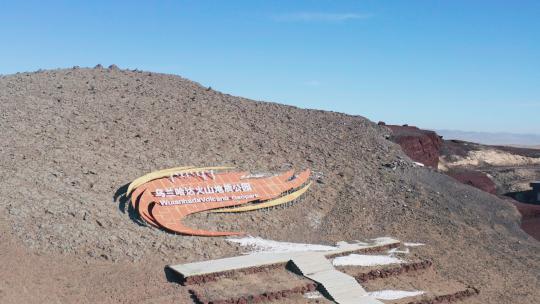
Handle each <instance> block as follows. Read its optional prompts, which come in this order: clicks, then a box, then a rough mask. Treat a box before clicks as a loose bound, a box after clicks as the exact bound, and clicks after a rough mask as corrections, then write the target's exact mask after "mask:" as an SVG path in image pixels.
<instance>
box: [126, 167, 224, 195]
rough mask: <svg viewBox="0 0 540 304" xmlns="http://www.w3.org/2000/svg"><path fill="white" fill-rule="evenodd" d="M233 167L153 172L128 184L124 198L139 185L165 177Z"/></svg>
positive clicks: (181, 168) (171, 169) (177, 168)
mask: <svg viewBox="0 0 540 304" xmlns="http://www.w3.org/2000/svg"><path fill="white" fill-rule="evenodd" d="M232 168H234V167H201V168H194V167H193V166H189V167H176V168H170V169H163V170H159V171H154V172H151V173H148V174H146V175H143V176H141V177H139V178H137V179H135V180H134V181H133V182H131V184H129V186H128V189H127V191H126V196H127V195H130V194H131V192H133V190H135V189H137V187H139V186H140V185H143V184H145V183H147V182H149V181H152V180H155V179H158V178H162V177H166V176H168V175H171V174H174V173H178V174H182V173H191V172H196V171H204V170H226V169H232Z"/></svg>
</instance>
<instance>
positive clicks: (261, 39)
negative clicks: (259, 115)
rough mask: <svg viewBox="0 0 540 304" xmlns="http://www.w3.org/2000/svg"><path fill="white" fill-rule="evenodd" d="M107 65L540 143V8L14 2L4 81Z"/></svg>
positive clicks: (2, 29)
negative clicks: (533, 137)
mask: <svg viewBox="0 0 540 304" xmlns="http://www.w3.org/2000/svg"><path fill="white" fill-rule="evenodd" d="M97 63H101V64H103V65H109V64H111V63H115V64H117V65H118V66H120V67H121V68H138V69H144V70H149V71H156V72H165V73H173V74H178V75H181V76H183V77H186V78H190V79H192V80H194V81H197V82H200V83H202V84H203V85H206V86H212V88H214V89H217V90H220V91H223V92H226V93H229V94H233V95H239V96H244V97H249V98H252V99H256V100H267V101H275V102H280V103H286V104H291V105H296V106H299V107H303V108H317V109H325V110H333V111H339V112H346V113H350V114H354V115H362V116H366V117H368V118H370V119H371V120H374V121H378V120H384V121H386V122H387V123H395V124H403V123H408V124H414V125H418V126H421V127H424V128H433V129H460V130H467V131H491V132H502V131H504V132H515V133H536V134H540V119H539V118H540V1H530V2H528V1H457V0H453V1H331V0H312V1H259V0H250V1H234V0H230V1H202V0H200V1H181V0H178V1H114V2H113V1H86V2H82V1H80V2H77V1H11V3H7V1H2V2H1V3H0V73H2V74H11V73H15V72H20V71H33V70H37V69H40V68H44V69H48V68H58V67H70V66H74V65H79V66H94V65H96V64H97Z"/></svg>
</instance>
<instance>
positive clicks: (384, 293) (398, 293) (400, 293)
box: [368, 290, 425, 300]
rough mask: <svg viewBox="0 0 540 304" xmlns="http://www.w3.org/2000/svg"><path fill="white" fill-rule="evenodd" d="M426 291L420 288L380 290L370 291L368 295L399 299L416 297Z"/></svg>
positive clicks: (382, 298)
mask: <svg viewBox="0 0 540 304" xmlns="http://www.w3.org/2000/svg"><path fill="white" fill-rule="evenodd" d="M424 293H425V292H423V291H420V290H414V291H405V290H378V291H372V292H368V295H369V296H371V297H373V298H375V299H379V300H397V299H403V298H408V297H415V296H418V295H421V294H424Z"/></svg>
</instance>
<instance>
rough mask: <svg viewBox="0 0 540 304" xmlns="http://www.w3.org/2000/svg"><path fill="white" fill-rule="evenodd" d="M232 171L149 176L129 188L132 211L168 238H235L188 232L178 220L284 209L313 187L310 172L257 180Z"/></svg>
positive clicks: (175, 170)
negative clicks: (196, 215) (172, 234)
mask: <svg viewBox="0 0 540 304" xmlns="http://www.w3.org/2000/svg"><path fill="white" fill-rule="evenodd" d="M231 169H232V168H231V167H204V168H195V167H177V168H171V169H165V170H160V171H156V172H152V173H149V174H147V175H145V176H142V177H140V178H138V179H136V180H134V181H133V182H132V183H131V184H130V185H129V187H128V190H127V195H128V196H129V195H130V196H131V205H132V206H133V208H135V209H136V210H137V211H138V213H139V215H140V216H141V218H142V219H144V220H145V221H146V222H147V223H148V224H150V225H152V226H154V227H158V228H163V229H166V230H168V231H171V232H177V233H181V234H188V235H198V236H227V235H237V234H242V233H239V232H221V231H207V230H200V229H192V228H189V227H186V226H184V224H183V223H182V219H183V218H184V217H186V216H188V215H190V214H193V213H198V212H203V211H207V210H212V212H220V213H221V212H247V211H252V210H258V209H262V208H268V207H273V206H278V205H282V204H285V203H288V202H290V201H292V200H294V199H296V198H298V197H300V196H301V195H302V194H303V193H304V192H306V190H307V189H308V188H309V186H310V185H311V183H310V182H308V180H309V176H310V171H309V170H305V171H302V172H300V173H299V174H298V175H295V174H294V171H293V170H290V171H287V172H283V173H281V174H277V175H271V176H260V175H251V174H249V173H248V172H237V171H231Z"/></svg>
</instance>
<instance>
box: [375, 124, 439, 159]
mask: <svg viewBox="0 0 540 304" xmlns="http://www.w3.org/2000/svg"><path fill="white" fill-rule="evenodd" d="M379 125H384V124H383V123H379ZM386 127H388V128H389V129H390V130H392V137H391V140H392V141H393V142H395V143H397V144H399V145H400V146H401V148H402V149H403V152H405V154H407V156H409V157H410V158H411V159H412V160H414V161H417V162H419V163H422V164H424V165H426V166H429V167H433V168H436V167H437V165H438V164H439V154H440V153H439V151H440V149H441V147H442V144H443V141H442V139H441V138H440V137H439V136H438V135H437V133H435V132H433V131H429V130H422V129H419V128H417V127H414V126H407V125H405V126H396V125H386Z"/></svg>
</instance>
